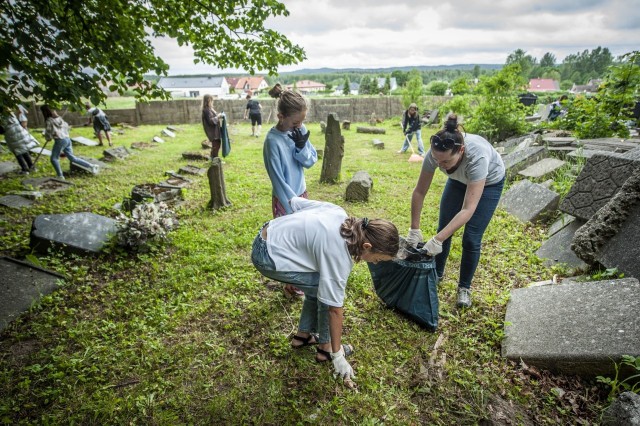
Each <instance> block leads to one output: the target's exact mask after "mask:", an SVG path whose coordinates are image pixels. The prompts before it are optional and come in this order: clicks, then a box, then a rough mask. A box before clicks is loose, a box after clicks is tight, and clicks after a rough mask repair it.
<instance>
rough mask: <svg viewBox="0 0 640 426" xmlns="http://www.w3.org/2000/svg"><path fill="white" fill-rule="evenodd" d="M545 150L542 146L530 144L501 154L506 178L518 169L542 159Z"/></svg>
mask: <svg viewBox="0 0 640 426" xmlns="http://www.w3.org/2000/svg"><path fill="white" fill-rule="evenodd" d="M546 151H547V149H546V148H545V147H543V146H530V147H527V148H524V149H518V150H516V151H513V152H512V153H510V154H507V155H505V156H503V157H502V161H503V162H504V168H505V170H506V174H507V179H508V180H510V179H512V178H513V177H514V176H516V174H517V173H518V172H519V171H520V170H523V169H524V168H526V167H528V166H530V165H531V164H533V163H537V162H538V161H540V160H542V159H543V158H544V157H545V156H546Z"/></svg>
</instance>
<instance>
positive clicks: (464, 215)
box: [436, 179, 486, 241]
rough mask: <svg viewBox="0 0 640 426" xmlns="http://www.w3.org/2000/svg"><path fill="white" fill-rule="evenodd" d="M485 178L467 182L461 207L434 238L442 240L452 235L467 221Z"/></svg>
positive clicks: (476, 203)
mask: <svg viewBox="0 0 640 426" xmlns="http://www.w3.org/2000/svg"><path fill="white" fill-rule="evenodd" d="M485 182H486V179H482V180H479V181H476V182H471V183H469V184H467V192H466V193H465V194H464V201H463V202H462V209H461V210H460V211H459V212H458V214H456V215H455V216H454V217H453V219H451V222H449V223H448V224H447V226H445V227H444V228H443V229H442V231H440V232H438V234H437V235H436V240H438V241H444V240H446V239H447V238H449V237H450V236H452V235H453V234H454V233H455V232H456V231H457V230H458V229H460V228H462V227H463V226H464V224H465V223H467V222H469V219H471V216H473V213H475V211H476V208H477V207H478V202H480V197H481V196H482V191H484V184H485Z"/></svg>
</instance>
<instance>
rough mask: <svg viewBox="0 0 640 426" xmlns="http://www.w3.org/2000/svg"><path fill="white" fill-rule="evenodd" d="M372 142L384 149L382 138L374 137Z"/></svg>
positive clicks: (378, 147)
mask: <svg viewBox="0 0 640 426" xmlns="http://www.w3.org/2000/svg"><path fill="white" fill-rule="evenodd" d="M371 144H372V145H373V147H374V148H375V149H384V142H382V141H381V140H380V139H374V140H373V141H372V142H371Z"/></svg>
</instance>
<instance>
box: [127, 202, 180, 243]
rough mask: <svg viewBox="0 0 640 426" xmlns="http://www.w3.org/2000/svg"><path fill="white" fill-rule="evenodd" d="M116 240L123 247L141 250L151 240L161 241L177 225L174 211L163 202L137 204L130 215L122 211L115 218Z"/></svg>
mask: <svg viewBox="0 0 640 426" xmlns="http://www.w3.org/2000/svg"><path fill="white" fill-rule="evenodd" d="M116 225H117V227H118V233H117V241H118V244H120V245H121V246H123V247H126V248H129V249H132V250H142V249H144V248H145V247H148V245H149V244H150V243H152V242H161V241H162V240H165V239H166V238H167V233H168V232H169V231H171V230H172V229H175V228H176V227H177V226H178V220H177V219H176V217H175V213H174V212H173V211H171V210H169V209H168V208H167V205H166V204H165V203H145V204H138V205H137V206H136V207H135V208H134V209H133V211H132V212H131V217H129V216H126V215H124V214H122V213H120V215H119V216H118V218H117V224H116Z"/></svg>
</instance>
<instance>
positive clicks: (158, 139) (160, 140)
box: [152, 136, 164, 143]
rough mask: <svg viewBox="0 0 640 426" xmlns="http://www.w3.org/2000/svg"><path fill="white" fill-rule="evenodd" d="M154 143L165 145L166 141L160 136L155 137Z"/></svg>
mask: <svg viewBox="0 0 640 426" xmlns="http://www.w3.org/2000/svg"><path fill="white" fill-rule="evenodd" d="M152 141H153V142H155V143H164V139H162V138H161V137H160V136H154V137H153V139H152Z"/></svg>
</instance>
